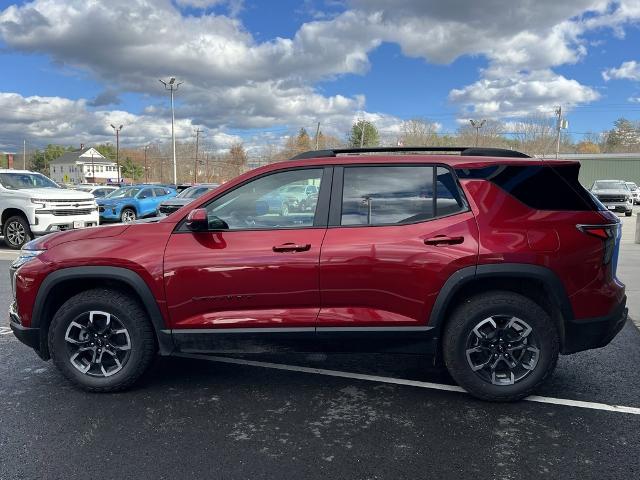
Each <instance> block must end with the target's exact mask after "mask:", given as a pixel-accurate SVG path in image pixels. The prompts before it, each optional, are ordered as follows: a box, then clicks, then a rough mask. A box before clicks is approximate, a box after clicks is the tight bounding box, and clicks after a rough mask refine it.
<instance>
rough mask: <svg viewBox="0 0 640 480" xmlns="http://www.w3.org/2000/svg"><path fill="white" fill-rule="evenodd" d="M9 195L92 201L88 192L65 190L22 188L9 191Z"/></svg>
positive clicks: (91, 196)
mask: <svg viewBox="0 0 640 480" xmlns="http://www.w3.org/2000/svg"><path fill="white" fill-rule="evenodd" d="M11 193H12V194H16V193H18V194H21V195H23V196H25V197H31V198H39V199H44V200H82V201H85V200H91V201H93V200H94V196H93V195H92V194H90V193H89V192H81V191H80V190H67V189H66V188H23V189H20V190H11Z"/></svg>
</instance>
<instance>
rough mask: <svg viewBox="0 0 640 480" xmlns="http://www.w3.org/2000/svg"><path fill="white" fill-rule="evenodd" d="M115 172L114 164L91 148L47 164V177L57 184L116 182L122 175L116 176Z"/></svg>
mask: <svg viewBox="0 0 640 480" xmlns="http://www.w3.org/2000/svg"><path fill="white" fill-rule="evenodd" d="M116 170H117V167H116V162H113V161H111V160H109V159H107V158H105V157H104V156H103V155H102V154H101V153H100V152H98V151H97V150H96V149H95V148H92V147H90V148H81V149H80V150H74V151H73V152H67V153H65V154H64V155H62V156H61V157H58V158H56V159H55V160H52V161H51V162H50V163H49V176H50V177H51V179H52V180H53V181H54V182H58V183H108V182H118V180H119V179H121V178H122V175H118V174H117V173H116ZM120 173H122V165H121V166H120Z"/></svg>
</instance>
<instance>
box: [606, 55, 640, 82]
mask: <svg viewBox="0 0 640 480" xmlns="http://www.w3.org/2000/svg"><path fill="white" fill-rule="evenodd" d="M602 78H604V79H605V80H606V81H609V80H612V79H617V80H619V79H627V80H640V63H638V62H636V61H635V60H630V61H628V62H623V63H622V65H620V66H619V67H618V68H609V69H607V70H605V71H603V72H602Z"/></svg>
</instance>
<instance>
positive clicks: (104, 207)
mask: <svg viewBox="0 0 640 480" xmlns="http://www.w3.org/2000/svg"><path fill="white" fill-rule="evenodd" d="M176 195H177V192H176V190H175V189H173V188H170V187H165V186H161V185H133V186H131V187H122V188H120V189H118V190H116V191H115V192H113V193H110V194H109V195H107V196H106V197H104V198H100V199H98V200H97V203H98V211H99V212H100V221H101V222H123V223H127V222H133V221H134V220H136V219H137V218H144V217H153V216H154V215H155V214H156V209H157V208H158V205H160V203H161V202H163V201H164V200H167V199H168V198H172V197H175V196H176Z"/></svg>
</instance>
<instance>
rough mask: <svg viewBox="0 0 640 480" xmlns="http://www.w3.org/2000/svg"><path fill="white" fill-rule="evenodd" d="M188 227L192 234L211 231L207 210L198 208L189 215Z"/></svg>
mask: <svg viewBox="0 0 640 480" xmlns="http://www.w3.org/2000/svg"><path fill="white" fill-rule="evenodd" d="M186 226H187V228H188V229H189V230H191V231H192V232H202V231H204V230H208V229H209V219H208V216H207V210H206V209H204V208H196V209H194V210H191V211H190V212H189V215H187V222H186Z"/></svg>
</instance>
